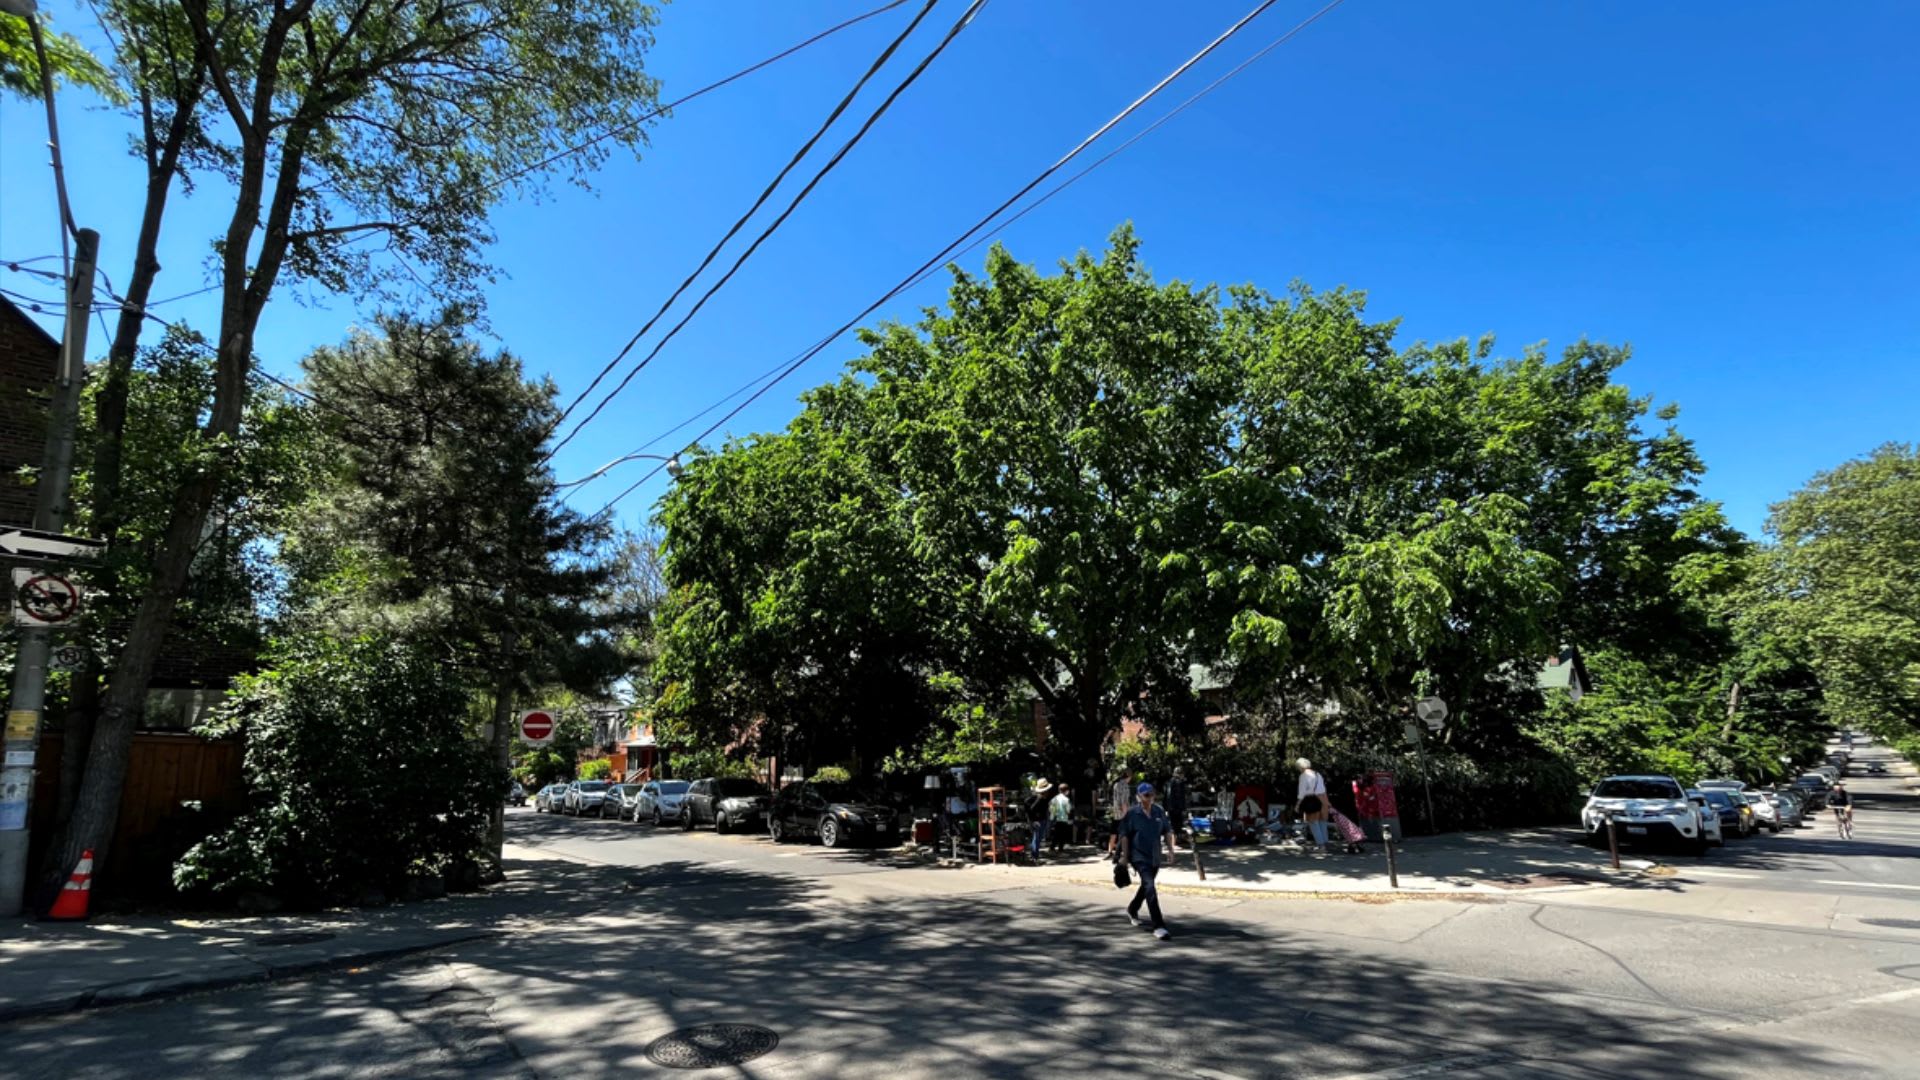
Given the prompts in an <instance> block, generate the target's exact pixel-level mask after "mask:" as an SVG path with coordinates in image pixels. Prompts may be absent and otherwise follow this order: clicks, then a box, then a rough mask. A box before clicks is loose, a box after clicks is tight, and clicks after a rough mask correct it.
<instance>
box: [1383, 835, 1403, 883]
mask: <svg viewBox="0 0 1920 1080" xmlns="http://www.w3.org/2000/svg"><path fill="white" fill-rule="evenodd" d="M1380 842H1381V843H1382V844H1383V845H1384V846H1385V847H1386V849H1387V883H1388V884H1389V885H1392V886H1393V887H1394V888H1396V889H1397V888H1399V887H1400V868H1399V867H1398V866H1396V865H1395V864H1394V861H1393V826H1391V825H1388V824H1386V823H1385V822H1382V823H1381V824H1380Z"/></svg>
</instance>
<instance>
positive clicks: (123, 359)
mask: <svg viewBox="0 0 1920 1080" xmlns="http://www.w3.org/2000/svg"><path fill="white" fill-rule="evenodd" d="M192 71H193V73H192V75H190V76H189V77H188V81H187V84H186V85H187V86H188V87H191V88H194V89H193V90H192V92H190V93H185V96H184V100H179V99H176V103H175V109H174V112H173V117H172V120H171V122H170V123H169V124H168V127H167V132H166V137H165V139H164V140H163V141H162V143H161V145H160V146H158V147H155V146H154V145H153V142H154V136H155V132H154V131H153V129H152V126H151V125H149V126H148V128H147V130H146V135H145V137H146V140H147V151H148V157H147V162H148V168H147V198H146V205H145V206H144V207H142V209H141V212H140V235H139V238H138V240H137V241H136V242H135V247H134V255H133V272H132V273H131V274H130V275H128V277H127V293H126V296H125V297H124V298H123V299H124V300H125V301H126V302H125V303H124V304H123V305H121V308H120V315H119V319H118V321H117V323H116V324H115V327H114V334H113V342H112V344H111V345H110V346H109V348H108V350H107V364H106V368H105V371H104V372H103V374H102V378H101V382H100V389H99V390H98V391H96V392H95V394H94V404H93V408H94V447H93V478H92V488H93V491H92V499H91V500H90V501H91V503H92V505H91V508H90V509H91V511H92V515H93V521H92V528H93V532H94V535H95V536H98V537H100V538H101V539H103V540H105V541H106V542H107V545H108V549H109V551H111V550H112V548H113V547H114V546H115V545H116V544H117V543H118V541H119V539H120V519H121V512H120V490H121V480H122V475H121V474H122V472H123V471H124V470H123V461H124V439H125V435H126V427H127V396H128V390H129V386H130V385H131V383H132V381H133V361H134V356H135V354H136V353H137V352H138V350H139V347H140V332H141V331H142V330H143V329H144V328H145V327H146V307H147V299H148V298H149V297H151V296H152V295H153V282H154V278H155V277H157V276H158V275H159V273H160V259H159V256H158V250H159V245H160V224H161V222H162V220H163V219H164V218H165V216H166V210H167V197H168V196H169V195H170V194H171V193H172V191H173V178H174V174H175V172H176V171H177V170H178V169H179V166H180V154H181V151H182V148H183V147H184V146H185V144H186V139H187V135H188V134H189V133H190V132H191V131H192V130H193V114H194V110H195V106H196V105H197V104H198V102H199V94H198V91H197V88H198V87H199V86H200V85H201V83H202V81H203V80H204V79H205V68H204V67H203V66H202V65H198V64H196V65H194V67H193V69H192ZM156 150H157V153H155V151H156ZM90 587H91V588H93V589H94V590H96V591H97V594H98V595H102V596H113V595H115V594H116V593H117V592H118V590H119V573H118V571H117V569H116V567H115V565H114V563H113V560H112V559H111V557H109V558H107V559H103V560H101V564H100V566H99V567H98V568H97V569H96V570H95V571H94V572H93V575H92V581H91V582H90ZM101 679H102V672H101V665H100V659H99V657H94V656H90V657H89V658H88V659H87V662H86V666H85V667H84V668H83V669H82V670H81V671H80V672H79V673H78V674H77V675H76V677H75V678H74V681H73V693H72V703H71V705H70V706H69V708H68V709H67V718H66V724H65V728H64V736H63V738H62V740H61V744H60V789H59V797H58V800H57V802H56V806H55V811H54V828H55V830H56V831H58V830H61V829H64V828H66V826H67V823H68V822H69V821H71V820H72V817H73V806H74V803H75V802H76V801H77V800H78V799H79V796H80V779H81V776H82V774H83V773H84V771H85V765H86V761H87V755H88V754H89V753H90V752H91V751H92V749H93V734H94V729H95V725H96V723H97V721H98V719H99V710H100V685H101ZM56 854H57V853H56V851H55V850H54V848H53V846H51V845H50V846H49V847H48V849H47V858H48V859H49V860H51V859H52V858H53V857H54V856H55V855H56ZM52 867H53V864H52V862H51V861H50V862H49V863H48V864H47V865H45V866H43V867H42V873H43V874H46V875H48V876H54V873H55V872H54V870H53V868H52ZM64 874H65V871H64V870H61V871H60V873H59V876H61V877H62V878H64Z"/></svg>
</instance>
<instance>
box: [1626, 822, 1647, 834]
mask: <svg viewBox="0 0 1920 1080" xmlns="http://www.w3.org/2000/svg"><path fill="white" fill-rule="evenodd" d="M1627 835H1628V836H1645V835H1647V827H1646V826H1645V825H1629V826H1627Z"/></svg>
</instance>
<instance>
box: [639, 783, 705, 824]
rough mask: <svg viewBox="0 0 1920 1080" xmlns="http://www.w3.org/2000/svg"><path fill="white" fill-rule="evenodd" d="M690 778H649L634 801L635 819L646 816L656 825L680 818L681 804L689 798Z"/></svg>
mask: <svg viewBox="0 0 1920 1080" xmlns="http://www.w3.org/2000/svg"><path fill="white" fill-rule="evenodd" d="M692 786H693V782H692V781H690V780H649V781H647V782H646V784H645V785H644V786H642V787H641V788H640V797H639V798H637V799H635V800H634V802H633V820H635V821H639V820H641V819H642V818H645V819H647V820H649V821H651V822H653V823H654V824H655V825H659V824H661V823H662V822H666V821H678V820H680V804H681V803H683V802H685V801H686V800H687V789H688V788H691V787H692Z"/></svg>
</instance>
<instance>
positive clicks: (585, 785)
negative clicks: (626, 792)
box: [562, 780, 613, 817]
mask: <svg viewBox="0 0 1920 1080" xmlns="http://www.w3.org/2000/svg"><path fill="white" fill-rule="evenodd" d="M612 786H613V785H612V784H609V783H607V782H606V781H605V780H575V781H574V782H573V783H571V784H568V785H567V798H566V801H565V803H564V804H563V806H562V808H563V809H564V810H565V811H566V812H567V813H569V814H572V815H573V816H574V817H579V816H580V815H581V814H597V813H599V812H600V804H601V803H603V802H605V801H607V789H608V788H609V787H612Z"/></svg>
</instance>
